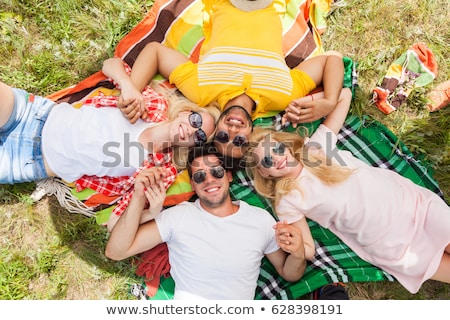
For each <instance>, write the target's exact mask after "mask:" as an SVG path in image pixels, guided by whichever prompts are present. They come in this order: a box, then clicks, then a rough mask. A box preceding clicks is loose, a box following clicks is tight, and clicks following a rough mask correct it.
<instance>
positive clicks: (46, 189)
mask: <svg viewBox="0 0 450 320" xmlns="http://www.w3.org/2000/svg"><path fill="white" fill-rule="evenodd" d="M71 190H72V188H71V187H70V186H68V185H67V184H66V183H64V182H63V181H62V180H60V179H59V178H47V179H42V180H39V181H37V182H36V190H35V191H34V192H33V193H32V194H31V198H32V199H33V200H34V201H39V200H40V199H41V198H42V197H43V196H44V195H47V196H51V195H54V196H55V197H56V199H58V202H59V204H60V205H61V206H62V207H63V208H64V209H66V210H68V211H69V212H71V213H81V214H83V215H85V216H87V217H93V216H95V213H94V212H93V211H92V210H91V208H89V207H88V206H86V205H85V204H84V203H83V202H82V201H80V200H79V199H78V198H77V197H75V196H74V195H73V194H72V191H71Z"/></svg>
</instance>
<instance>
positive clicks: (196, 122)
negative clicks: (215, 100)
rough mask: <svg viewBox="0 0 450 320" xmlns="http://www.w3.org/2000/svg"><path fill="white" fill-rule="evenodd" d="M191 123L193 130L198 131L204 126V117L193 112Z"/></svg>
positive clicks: (190, 116) (190, 118) (190, 117)
mask: <svg viewBox="0 0 450 320" xmlns="http://www.w3.org/2000/svg"><path fill="white" fill-rule="evenodd" d="M189 123H190V124H191V126H192V127H193V128H196V129H198V128H200V127H201V126H202V124H203V121H202V116H201V115H200V113H198V112H192V113H191V114H190V115H189Z"/></svg>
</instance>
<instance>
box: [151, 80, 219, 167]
mask: <svg viewBox="0 0 450 320" xmlns="http://www.w3.org/2000/svg"><path fill="white" fill-rule="evenodd" d="M152 88H153V89H154V90H155V91H157V92H158V93H160V94H162V95H163V96H164V97H165V98H166V99H167V101H168V104H169V113H168V117H169V120H173V119H175V118H176V117H178V114H179V113H180V112H183V111H194V112H208V113H209V114H210V115H211V116H212V117H213V119H214V122H215V123H217V120H218V119H219V117H220V110H219V108H218V107H217V106H215V105H210V106H206V107H200V106H199V105H197V104H195V103H194V102H192V101H190V100H189V99H187V98H186V97H185V96H183V95H182V94H181V93H179V92H178V91H177V89H176V88H172V87H168V86H167V85H166V84H165V82H162V81H152ZM213 137H214V132H213V133H212V134H211V135H210V136H209V137H208V141H212V139H213ZM172 150H173V157H172V162H173V164H174V165H175V167H176V168H177V170H179V171H180V170H183V169H185V168H186V161H187V156H188V153H189V148H186V147H176V146H174V147H173V148H172Z"/></svg>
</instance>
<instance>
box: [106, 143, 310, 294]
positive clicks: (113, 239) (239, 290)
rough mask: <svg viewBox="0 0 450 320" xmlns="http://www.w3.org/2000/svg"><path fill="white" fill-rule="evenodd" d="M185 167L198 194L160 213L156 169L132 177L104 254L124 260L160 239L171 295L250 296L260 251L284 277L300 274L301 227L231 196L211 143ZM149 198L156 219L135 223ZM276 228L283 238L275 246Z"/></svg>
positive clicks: (302, 267) (160, 191)
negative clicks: (125, 202)
mask: <svg viewBox="0 0 450 320" xmlns="http://www.w3.org/2000/svg"><path fill="white" fill-rule="evenodd" d="M187 168H188V171H189V175H190V177H191V184H192V188H193V190H194V191H195V192H196V194H197V196H198V199H197V200H196V201H195V202H187V201H186V202H183V203H181V204H179V205H176V206H174V207H171V208H169V209H166V210H163V211H162V212H160V210H161V208H162V204H163V202H164V198H165V191H164V188H163V186H162V184H160V183H159V181H160V178H161V173H160V171H159V169H158V168H153V169H152V170H147V171H143V172H142V173H141V174H140V175H139V176H138V177H137V179H136V183H135V192H134V195H133V198H132V200H131V202H130V205H129V206H128V208H127V210H126V211H125V212H124V214H123V215H122V216H121V217H120V218H119V220H118V222H117V224H116V225H115V226H114V228H113V229H112V232H111V236H110V238H109V241H108V244H107V247H106V256H107V257H109V258H111V259H114V260H121V259H125V258H128V257H130V256H133V255H136V254H138V253H141V252H144V251H147V250H149V249H151V248H153V247H155V246H157V245H158V244H160V243H162V242H166V243H167V246H168V250H169V262H170V266H171V270H170V274H171V276H172V277H173V279H174V281H175V293H174V299H217V300H219V299H220V300H221V299H247V300H249V299H254V296H255V289H256V285H257V279H258V276H259V272H260V266H261V259H262V258H263V257H264V256H266V257H267V258H268V260H269V261H270V262H271V263H272V264H273V265H274V267H275V269H276V270H277V272H278V273H279V274H280V276H281V277H283V278H284V279H286V280H287V281H297V280H299V279H300V278H301V277H302V275H303V273H304V271H305V268H306V260H305V253H304V249H303V240H302V235H301V232H300V230H298V229H296V228H291V227H290V226H288V225H285V224H282V223H277V222H276V221H275V219H274V218H273V217H272V215H271V214H270V213H269V212H267V211H266V210H263V209H261V208H258V207H255V206H251V205H249V204H247V203H246V202H244V201H232V199H231V197H230V193H229V183H230V182H231V180H232V175H231V172H229V171H228V172H227V171H225V169H224V168H223V167H222V164H221V161H220V158H219V155H218V154H217V150H216V149H215V147H214V146H212V145H209V144H208V145H205V146H203V147H201V148H194V149H193V150H192V151H191V153H190V155H189V159H188V166H187ZM147 202H149V203H150V207H149V209H148V210H149V212H150V214H152V215H153V217H154V219H152V220H150V221H149V222H147V223H144V224H140V218H141V214H142V213H143V212H145V210H144V207H145V206H146V203H147ZM277 232H283V233H285V234H286V235H287V236H288V241H286V242H285V243H278V244H277V242H276V240H275V233H277Z"/></svg>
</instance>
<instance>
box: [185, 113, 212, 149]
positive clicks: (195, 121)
mask: <svg viewBox="0 0 450 320" xmlns="http://www.w3.org/2000/svg"><path fill="white" fill-rule="evenodd" d="M189 124H190V125H191V127H192V128H195V129H198V130H197V131H196V132H195V133H194V142H195V144H196V145H202V144H204V143H205V142H206V141H207V140H208V137H207V136H206V133H205V131H203V129H200V128H201V126H202V124H203V119H202V116H201V115H200V113H198V112H195V111H192V113H191V114H190V115H189Z"/></svg>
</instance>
